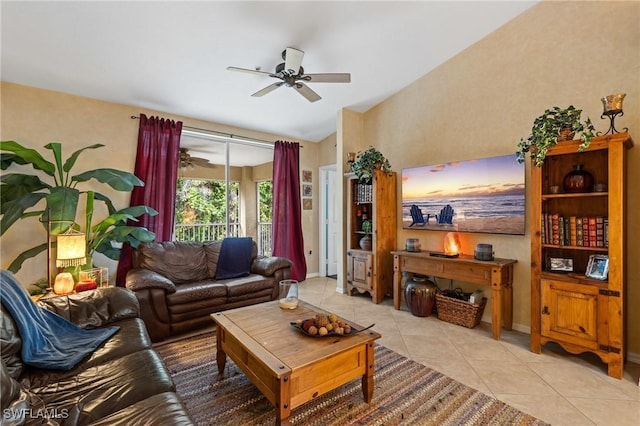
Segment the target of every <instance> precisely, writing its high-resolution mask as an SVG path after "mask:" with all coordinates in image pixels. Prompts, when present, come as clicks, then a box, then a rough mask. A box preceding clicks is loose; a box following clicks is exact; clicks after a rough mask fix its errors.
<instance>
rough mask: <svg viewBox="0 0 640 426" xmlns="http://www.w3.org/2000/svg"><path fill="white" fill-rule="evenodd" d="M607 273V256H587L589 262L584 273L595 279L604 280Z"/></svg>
mask: <svg viewBox="0 0 640 426" xmlns="http://www.w3.org/2000/svg"><path fill="white" fill-rule="evenodd" d="M608 274H609V258H608V257H607V255H604V254H592V255H591V256H589V264H588V265H587V272H586V273H585V275H586V276H587V277H589V278H593V279H595V280H606V279H607V275H608Z"/></svg>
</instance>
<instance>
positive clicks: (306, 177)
mask: <svg viewBox="0 0 640 426" xmlns="http://www.w3.org/2000/svg"><path fill="white" fill-rule="evenodd" d="M311 179H312V174H311V170H303V171H302V181H303V182H309V183H311V182H312V180H311Z"/></svg>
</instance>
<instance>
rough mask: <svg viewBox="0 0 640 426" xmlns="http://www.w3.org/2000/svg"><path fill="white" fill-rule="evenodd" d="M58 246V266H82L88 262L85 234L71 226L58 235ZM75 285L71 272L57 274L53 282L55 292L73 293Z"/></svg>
mask: <svg viewBox="0 0 640 426" xmlns="http://www.w3.org/2000/svg"><path fill="white" fill-rule="evenodd" d="M56 248H57V250H56V266H57V267H58V268H67V267H70V266H80V265H84V264H85V263H87V258H86V243H85V236H84V234H83V233H81V232H77V231H74V230H73V229H71V228H69V230H68V231H67V232H65V233H64V234H60V235H58V236H57V243H56ZM74 287H75V282H74V281H73V276H72V275H71V274H70V273H68V272H61V273H59V274H58V275H56V279H55V282H54V284H53V291H54V293H56V294H69V293H73V289H74Z"/></svg>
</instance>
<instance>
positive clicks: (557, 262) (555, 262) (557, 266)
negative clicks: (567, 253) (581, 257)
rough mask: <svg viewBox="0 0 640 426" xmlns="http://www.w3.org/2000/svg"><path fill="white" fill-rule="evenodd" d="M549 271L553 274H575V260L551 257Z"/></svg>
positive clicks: (548, 264)
mask: <svg viewBox="0 0 640 426" xmlns="http://www.w3.org/2000/svg"><path fill="white" fill-rule="evenodd" d="M547 269H548V270H549V271H553V272H573V259H567V258H563V257H550V258H548V259H547Z"/></svg>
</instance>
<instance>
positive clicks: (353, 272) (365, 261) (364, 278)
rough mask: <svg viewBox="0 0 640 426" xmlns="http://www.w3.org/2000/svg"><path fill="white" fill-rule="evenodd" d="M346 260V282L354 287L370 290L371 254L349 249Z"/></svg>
mask: <svg viewBox="0 0 640 426" xmlns="http://www.w3.org/2000/svg"><path fill="white" fill-rule="evenodd" d="M347 260H348V262H347V283H348V284H350V285H352V286H354V287H359V288H362V289H366V290H371V289H372V286H371V282H372V281H371V275H372V274H371V272H372V271H371V267H372V262H371V255H370V254H365V253H357V252H352V251H350V252H348V254H347Z"/></svg>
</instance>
